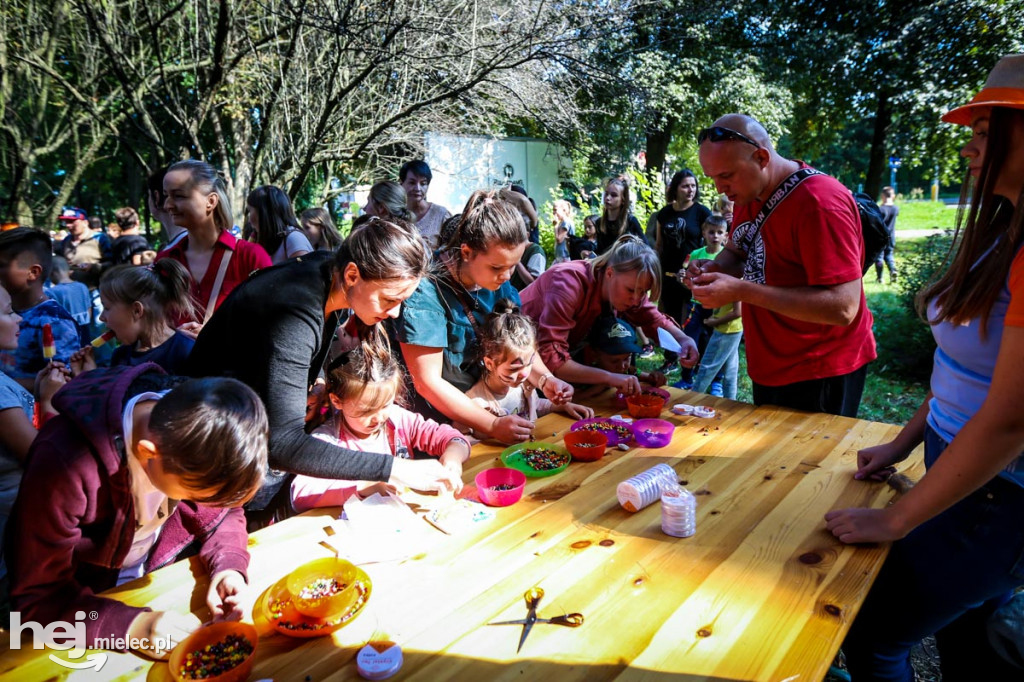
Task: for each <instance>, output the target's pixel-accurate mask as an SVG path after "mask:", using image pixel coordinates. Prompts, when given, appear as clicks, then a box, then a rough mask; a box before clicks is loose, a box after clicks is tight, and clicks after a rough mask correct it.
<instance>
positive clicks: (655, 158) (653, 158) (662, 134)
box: [647, 116, 676, 171]
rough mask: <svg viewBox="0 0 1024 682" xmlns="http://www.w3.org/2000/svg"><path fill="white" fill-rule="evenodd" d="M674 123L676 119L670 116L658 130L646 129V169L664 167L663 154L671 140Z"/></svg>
mask: <svg viewBox="0 0 1024 682" xmlns="http://www.w3.org/2000/svg"><path fill="white" fill-rule="evenodd" d="M675 125H676V120H675V119H674V118H672V117H671V116H670V117H669V118H668V119H667V120H666V121H665V125H664V126H662V127H661V129H660V130H648V131H647V170H657V171H660V170H662V169H663V168H664V167H665V155H666V154H667V153H668V145H669V143H670V142H672V129H673V128H675Z"/></svg>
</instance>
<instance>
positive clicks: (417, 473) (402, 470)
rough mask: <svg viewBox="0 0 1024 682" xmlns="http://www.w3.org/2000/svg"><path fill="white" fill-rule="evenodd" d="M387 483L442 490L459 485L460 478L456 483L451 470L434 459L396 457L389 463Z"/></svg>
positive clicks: (434, 490)
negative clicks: (389, 470)
mask: <svg viewBox="0 0 1024 682" xmlns="http://www.w3.org/2000/svg"><path fill="white" fill-rule="evenodd" d="M388 483H391V484H392V485H396V486H405V487H407V488H412V489H413V490H422V491H426V492H444V491H447V490H453V489H454V488H455V486H456V485H461V484H462V479H461V478H460V479H458V483H456V481H455V480H453V478H452V474H451V471H449V470H448V469H446V468H444V466H442V465H441V463H440V462H439V461H437V460H435V459H416V460H413V459H402V458H400V457H396V458H395V460H394V462H393V463H392V465H391V478H390V479H388Z"/></svg>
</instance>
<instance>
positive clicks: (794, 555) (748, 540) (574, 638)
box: [0, 389, 923, 682]
mask: <svg viewBox="0 0 1024 682" xmlns="http://www.w3.org/2000/svg"><path fill="white" fill-rule="evenodd" d="M672 393H673V401H672V402H673V403H674V402H680V401H685V402H690V403H692V404H703V405H711V406H714V407H716V408H717V409H718V410H719V415H718V417H717V418H715V419H712V420H704V419H699V418H696V417H679V416H675V415H671V414H670V413H669V412H668V411H667V410H666V411H665V413H664V415H663V416H664V417H665V418H666V419H668V420H670V421H672V422H674V423H675V424H677V428H676V431H675V434H674V436H673V439H672V442H671V443H670V444H669V445H668V446H667V447H665V448H662V449H657V450H648V449H641V448H636V447H634V448H632V449H631V450H629V451H628V452H621V451H619V450H616V449H610V450H609V451H608V455H606V456H605V458H604V459H602V460H600V461H599V462H593V463H582V462H580V463H577V462H574V463H573V464H571V465H570V466H569V468H568V469H567V470H566V471H564V472H562V473H560V474H557V475H555V476H552V477H550V478H532V479H529V480H528V481H527V485H526V492H525V494H524V497H523V499H522V500H521V501H520V502H518V503H516V504H515V505H513V506H511V507H505V508H500V509H495V510H494V511H495V515H496V516H495V518H494V519H493V520H492V521H490V522H485V523H480V524H476V526H478V527H474V528H471V529H469V530H468V531H466V532H463V533H458V534H455V535H452V536H447V535H444V534H442V533H440V532H439V531H434V530H431V531H430V533H429V534H428V536H429V538H430V540H431V545H430V546H429V548H428V549H427V550H426V551H425V552H424V553H423V554H420V555H418V556H417V557H415V558H413V559H409V560H406V561H403V562H400V563H378V564H369V565H366V566H364V567H363V569H364V570H365V571H366V573H367V575H368V576H369V577H370V579H371V580H372V583H373V588H372V594H371V597H370V599H369V601H368V603H367V605H366V607H365V609H364V610H363V612H362V613H361V614H360V616H359V617H358V618H356V619H355V620H353V621H352V622H351V623H350V624H348V625H347V626H345V627H343V628H341V629H340V630H338V631H336V632H335V633H334V634H333V635H331V636H328V637H323V638H317V639H292V638H289V637H286V636H284V635H281V634H277V633H276V632H275V631H274V630H273V629H271V628H270V626H269V625H268V624H267V623H266V621H265V620H264V619H262V618H261V617H258V618H256V619H255V621H256V625H257V628H258V629H259V630H260V636H261V638H260V642H259V648H258V650H257V661H256V666H255V669H254V671H253V675H252V677H251V679H254V680H255V679H263V678H271V679H274V680H304V679H310V680H315V681H319V680H341V679H353V678H356V677H357V674H356V666H355V656H356V653H357V652H358V650H359V649H360V648H362V646H363V645H365V643H366V642H367V641H369V640H392V641H395V642H398V643H399V644H400V645H401V646H402V648H403V654H404V659H405V663H404V666H403V668H402V670H401V671H400V672H399V673H398V675H396V676H395V677H394V678H393V679H417V680H429V681H431V682H434V681H437V680H445V679H451V680H462V679H474V680H485V679H508V680H536V679H553V680H555V679H557V680H558V682H568V681H569V680H588V681H589V680H595V679H639V678H642V679H652V680H653V679H660V678H666V679H667V678H668V677H669V676H671V677H672V678H673V679H686V680H773V681H776V682H779V681H782V680H801V681H803V680H820V679H822V677H823V676H824V675H825V672H826V671H827V670H828V667H829V664H830V663H831V661H832V659H833V657H834V656H835V654H836V651H837V650H838V648H839V645H840V643H841V642H842V638H843V636H844V634H845V633H846V631H847V629H848V628H849V625H850V623H851V621H852V619H853V617H854V616H855V615H856V613H857V610H858V608H859V607H860V604H861V603H862V601H863V599H864V597H865V595H866V594H867V591H868V588H869V587H870V585H871V583H872V581H873V580H874V578H875V576H876V575H877V572H878V569H879V568H880V566H881V563H882V561H883V559H884V558H885V555H886V553H887V551H888V549H887V547H886V546H859V547H853V546H845V545H843V544H841V543H839V542H838V541H837V540H835V539H834V538H833V537H832V536H831V534H829V533H828V532H827V531H826V530H825V524H824V521H823V519H822V517H823V515H824V514H825V512H827V511H828V510H830V509H833V508H836V507H847V506H873V507H882V506H884V505H886V504H887V503H888V502H889V501H890V500H891V499H892V497H893V496H894V492H893V491H892V490H891V489H890V488H889V487H888V486H887V485H886V484H882V483H866V482H860V481H854V480H853V477H852V474H853V471H854V469H855V468H856V453H857V450H858V449H859V448H862V447H867V446H870V445H874V444H877V443H879V442H882V441H885V440H887V439H890V438H892V437H893V436H894V435H895V433H896V432H897V431H898V427H895V426H890V425H886V424H879V423H874V422H867V421H862V420H855V419H848V418H843V417H835V416H831V415H821V414H806V413H800V412H794V411H790V410H783V409H779V408H773V407H761V408H755V407H754V406H752V405H747V404H744V403H737V402H731V401H728V400H723V399H716V398H711V397H709V396H705V395H700V394H693V393H689V392H682V391H679V390H676V389H672ZM606 395H610V394H606ZM598 402H601V403H603V404H602V405H600V406H599V407H598V408H597V411H598V414H604V415H610V414H615V413H616V412H622V411H619V410H615V409H614V408H612V407H611V405H610V400H609V399H606V400H604V401H598ZM622 413H624V412H622ZM571 424H572V420H571V419H569V418H567V417H565V416H562V415H557V414H553V415H548V416H546V417H543V418H542V419H540V420H539V422H538V424H537V431H536V436H537V437H538V438H539V439H545V440H553V441H560V440H561V438H562V437H563V436H564V435H565V433H567V432H568V430H569V427H570V426H571ZM552 434H555V435H554V437H552ZM501 449H502V448H501V447H497V446H489V445H486V444H481V445H477V446H475V447H474V448H473V457H472V458H471V459H470V461H469V462H467V464H466V468H465V477H464V480H466V481H467V482H469V483H470V484H471V483H472V481H473V478H474V476H475V475H476V474H477V473H478V472H479V471H481V470H483V469H486V468H489V467H491V466H494V465H495V464H496V457H497V455H498V454H499V453H500V451H501ZM920 460H921V458H920V454H919V453H916V454H915V456H914V457H913V458H911V460H909V463H905V464H904V466H903V468H902V471H903V472H904V473H907V474H908V475H910V476H911V478H915V479H916V478H918V477H919V476H920V474H921V473H922V472H923V465H922V464H921V461H920ZM660 462H666V463H668V464H669V465H671V466H672V467H673V468H674V469H675V470H676V472H677V473H678V474H679V477H680V478H681V479H682V480H684V481H686V482H687V483H686V486H687V487H688V488H689V489H690V490H691V491H694V492H698V493H699V494H698V497H697V500H698V508H697V533H696V535H694V536H693V537H690V538H673V537H670V536H668V535H665V534H664V533H662V531H661V526H660V520H661V511H660V504H657V503H656V504H654V505H651V506H650V507H647V508H646V509H643V510H641V511H639V512H637V513H629V512H627V511H625V510H624V509H622V508H621V507H620V506H619V504H618V502H617V500H616V496H615V488H616V486H617V485H618V483H619V482H621V481H623V480H625V479H626V478H629V477H630V476H633V475H635V474H637V473H640V472H642V471H644V470H646V469H648V468H650V467H652V466H653V465H655V464H658V463H660ZM337 513H338V510H337V509H324V510H318V511H316V512H312V513H310V514H307V515H303V516H299V517H296V518H293V519H288V520H287V521H284V522H282V523H278V524H275V525H274V526H271V527H269V528H267V529H264V530H262V531H259V532H258V533H255V534H253V535H252V537H251V538H250V541H249V544H250V551H251V553H252V562H251V566H250V582H251V586H252V588H253V589H252V590H251V594H249V595H248V601H247V613H251V605H252V604H253V603H255V602H256V601H257V597H258V596H259V594H260V593H261V592H262V591H263V590H264V589H266V588H267V587H268V586H270V585H272V584H273V583H274V582H275V581H277V580H278V579H280V578H281V577H282V576H284V575H285V574H287V573H288V572H289V571H290V570H292V569H294V568H295V567H296V566H298V565H299V564H301V563H304V562H306V561H309V560H311V559H314V558H320V557H322V556H326V552H325V550H323V549H322V548H320V547H319V546H318V544H317V543H318V542H319V541H320V540H323V539H325V534H324V526H325V525H329V524H331V523H332V522H334V523H335V524H339V525H340V524H341V522H337V521H334V517H336V516H337ZM425 525H426V524H425ZM343 538H344V536H343V535H342V536H336V537H335V540H333V541H335V542H341V541H343ZM200 574H201V568H200V567H199V565H198V563H196V562H195V560H192V561H186V562H179V563H178V564H175V565H172V566H169V567H167V568H164V569H161V570H159V571H156V572H154V573H152V574H150V575H147V576H144V577H143V578H141V579H140V580H137V581H134V582H131V583H127V584H125V585H122V586H120V587H118V588H116V589H114V590H111V591H110V592H108V593H107V594H108V595H109V596H111V597H113V598H116V599H120V600H123V601H125V602H127V603H130V604H138V605H148V606H150V607H152V608H153V609H156V610H176V611H181V612H183V613H184V612H186V611H192V612H194V613H196V614H197V615H198V616H199V617H200V618H201V619H202V620H206V619H207V617H208V613H207V612H206V608H205V605H204V596H205V589H206V581H205V579H204V578H203V577H202V576H201V575H200ZM197 579H198V583H197ZM531 586H540V587H542V588H543V589H544V591H545V593H546V596H545V597H544V600H543V601H542V603H541V606H540V609H539V614H540V615H541V616H552V615H559V614H561V613H565V612H572V611H578V612H581V613H583V614H584V616H585V618H586V621H585V623H584V624H583V625H582V626H581V627H579V628H575V629H574V628H565V627H557V626H550V625H536V626H534V628H533V631H532V632H531V634H530V636H529V638H528V639H527V641H526V643H525V645H524V646H523V649H522V652H521V653H519V654H517V653H516V646H517V644H518V642H519V635H520V628H519V627H516V626H508V627H487V626H486V625H485V624H486V623H488V622H490V621H495V620H509V619H518V618H522V617H524V615H525V610H526V609H525V605H524V601H523V593H524V592H525V591H526V590H527V589H528V588H530V587H531ZM5 645H6V642H5ZM5 649H6V646H5ZM46 653H48V652H39V651H31V650H25V649H22V650H18V651H6V652H5V653H4V654H3V655H2V656H0V676H2V675H4V674H6V676H7V677H9V678H10V679H17V680H19V681H28V680H43V679H53V678H60V677H63V676H65V675H67V674H68V673H69V672H71V671H69V670H67V669H65V668H62V667H59V666H57V665H55V664H53V663H52V662H50V661H49V660H48V659H47V658H46V657H45V654H46ZM109 656H110V658H109V660H108V661H107V663H106V665H105V666H104V668H102V670H101V671H99V672H97V671H95V670H87V671H79V672H76V673H74V674H73V675H72V676H71V679H83V680H101V679H102V680H115V679H116V680H143V679H148V680H164V679H170V676H169V674H168V669H167V666H166V665H165V664H163V663H155V664H154V663H153V662H151V661H149V660H147V659H144V658H142V657H140V656H137V655H134V654H117V653H110V654H109ZM307 676H309V677H307Z"/></svg>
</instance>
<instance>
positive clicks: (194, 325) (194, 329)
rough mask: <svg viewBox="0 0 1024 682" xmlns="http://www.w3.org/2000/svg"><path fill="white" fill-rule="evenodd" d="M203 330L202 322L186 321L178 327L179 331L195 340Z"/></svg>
mask: <svg viewBox="0 0 1024 682" xmlns="http://www.w3.org/2000/svg"><path fill="white" fill-rule="evenodd" d="M202 330H203V325H202V323H201V322H186V323H185V324H183V325H181V326H180V327H178V331H179V332H181V333H182V334H184V335H185V336H187V337H189V338H190V339H192V340H193V341H195V340H196V339H197V338H198V337H199V332H201V331H202Z"/></svg>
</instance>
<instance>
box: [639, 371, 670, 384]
mask: <svg viewBox="0 0 1024 682" xmlns="http://www.w3.org/2000/svg"><path fill="white" fill-rule="evenodd" d="M643 381H645V382H647V383H648V384H651V385H652V386H664V385H665V384H667V383H668V379H667V378H666V377H665V375H664V374H663V373H662V372H659V371H657V370H653V371H651V372H644V376H643Z"/></svg>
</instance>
